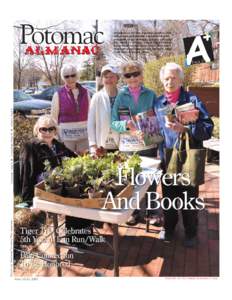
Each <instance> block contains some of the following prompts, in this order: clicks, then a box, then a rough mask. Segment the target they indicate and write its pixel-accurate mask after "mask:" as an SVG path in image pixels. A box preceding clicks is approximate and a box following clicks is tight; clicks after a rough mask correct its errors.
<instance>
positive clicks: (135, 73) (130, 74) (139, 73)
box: [123, 72, 141, 78]
mask: <svg viewBox="0 0 232 300" xmlns="http://www.w3.org/2000/svg"><path fill="white" fill-rule="evenodd" d="M139 75H141V72H133V73H125V74H124V75H123V76H124V77H125V78H131V77H138V76H139Z"/></svg>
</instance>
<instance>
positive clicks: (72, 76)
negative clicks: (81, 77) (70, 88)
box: [64, 74, 77, 79]
mask: <svg viewBox="0 0 232 300" xmlns="http://www.w3.org/2000/svg"><path fill="white" fill-rule="evenodd" d="M76 76H77V74H72V75H65V76H64V78H65V79H68V78H69V77H71V78H74V77H76Z"/></svg>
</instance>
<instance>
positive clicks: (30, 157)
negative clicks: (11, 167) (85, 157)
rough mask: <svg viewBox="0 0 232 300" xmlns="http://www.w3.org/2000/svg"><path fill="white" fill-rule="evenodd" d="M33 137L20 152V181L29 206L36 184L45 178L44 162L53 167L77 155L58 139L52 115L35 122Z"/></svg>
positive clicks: (23, 196) (24, 198) (25, 200)
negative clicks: (65, 158) (64, 159)
mask: <svg viewBox="0 0 232 300" xmlns="http://www.w3.org/2000/svg"><path fill="white" fill-rule="evenodd" d="M33 134H34V136H35V138H33V139H32V140H31V141H30V142H27V143H26V144H25V145H24V146H23V148H22V150H21V152H20V182H21V190H22V198H23V200H24V202H26V203H27V205H28V206H30V205H31V204H32V199H33V196H34V185H35V184H36V183H38V182H39V181H42V180H43V173H44V168H45V166H44V162H45V160H48V161H49V162H50V164H51V167H52V168H55V167H56V166H58V165H60V164H61V161H62V158H63V157H75V156H76V154H75V153H74V152H72V151H71V150H69V149H68V148H67V147H66V146H65V145H64V144H63V143H61V142H59V141H58V140H57V139H56V135H57V123H56V122H55V120H54V119H53V118H52V117H51V116H50V115H44V116H42V117H40V118H39V119H38V120H37V122H36V123H35V126H34V130H33Z"/></svg>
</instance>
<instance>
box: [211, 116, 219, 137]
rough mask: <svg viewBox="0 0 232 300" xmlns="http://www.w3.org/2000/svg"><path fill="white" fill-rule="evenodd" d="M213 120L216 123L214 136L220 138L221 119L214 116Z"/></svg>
mask: <svg viewBox="0 0 232 300" xmlns="http://www.w3.org/2000/svg"><path fill="white" fill-rule="evenodd" d="M212 121H213V123H214V128H213V137H215V138H217V139H219V138H220V119H219V118H218V117H212Z"/></svg>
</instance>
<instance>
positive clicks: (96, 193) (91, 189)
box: [85, 177, 104, 199]
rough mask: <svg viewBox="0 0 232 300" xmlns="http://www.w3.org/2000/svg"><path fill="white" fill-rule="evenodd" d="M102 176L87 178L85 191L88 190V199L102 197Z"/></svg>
mask: <svg viewBox="0 0 232 300" xmlns="http://www.w3.org/2000/svg"><path fill="white" fill-rule="evenodd" d="M102 181H103V178H102V177H99V178H95V179H94V178H90V179H89V180H88V182H87V183H88V184H89V186H88V187H87V188H86V189H85V191H86V192H88V196H89V198H90V199H93V198H102V197H103V194H104V190H103V189H101V184H102Z"/></svg>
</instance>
